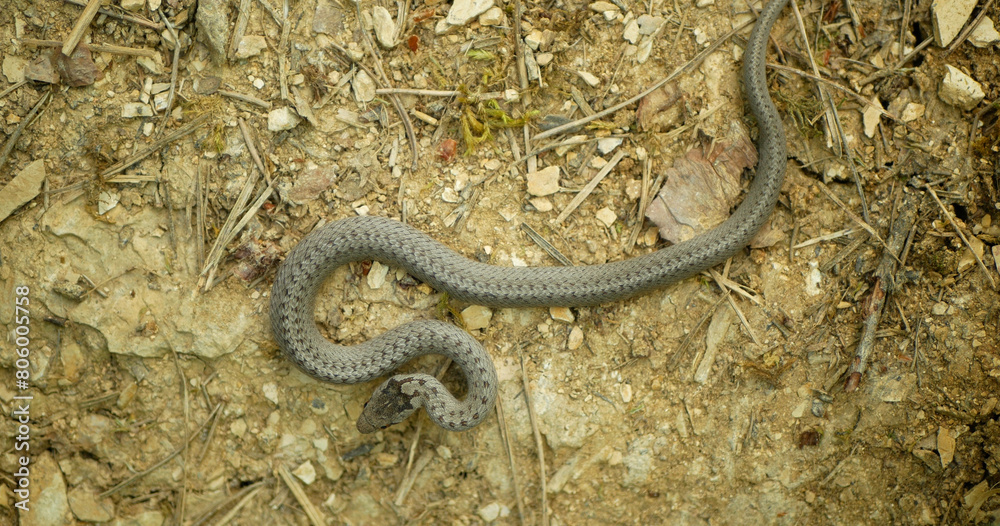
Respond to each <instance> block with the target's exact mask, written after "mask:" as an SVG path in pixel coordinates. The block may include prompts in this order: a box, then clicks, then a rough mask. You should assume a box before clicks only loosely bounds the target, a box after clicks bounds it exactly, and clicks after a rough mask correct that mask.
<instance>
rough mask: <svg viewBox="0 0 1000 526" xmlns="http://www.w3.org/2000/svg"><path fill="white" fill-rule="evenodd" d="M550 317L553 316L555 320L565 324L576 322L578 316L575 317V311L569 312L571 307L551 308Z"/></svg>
mask: <svg viewBox="0 0 1000 526" xmlns="http://www.w3.org/2000/svg"><path fill="white" fill-rule="evenodd" d="M549 316H552V319H553V320H556V321H561V322H564V323H573V322H574V321H576V316H574V315H573V311H571V310H569V307H549Z"/></svg>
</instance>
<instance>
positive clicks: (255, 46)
mask: <svg viewBox="0 0 1000 526" xmlns="http://www.w3.org/2000/svg"><path fill="white" fill-rule="evenodd" d="M265 49H267V40H266V39H265V38H264V37H263V36H262V35H246V36H245V37H243V38H242V39H240V44H239V45H238V46H236V58H237V59H244V58H250V57H252V56H255V55H259V54H260V52H261V51H264V50H265Z"/></svg>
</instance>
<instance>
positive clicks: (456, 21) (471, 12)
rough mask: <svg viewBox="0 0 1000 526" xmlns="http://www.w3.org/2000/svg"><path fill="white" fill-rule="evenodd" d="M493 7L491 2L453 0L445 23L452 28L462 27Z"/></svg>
mask: <svg viewBox="0 0 1000 526" xmlns="http://www.w3.org/2000/svg"><path fill="white" fill-rule="evenodd" d="M491 7H493V0H455V3H453V4H451V9H449V10H448V16H447V18H445V21H446V22H448V23H449V24H451V25H453V26H464V25H465V24H467V23H469V21H470V20H472V19H473V18H476V17H477V16H479V15H481V14H483V13H485V12H486V11H488V10H489V9H490V8H491Z"/></svg>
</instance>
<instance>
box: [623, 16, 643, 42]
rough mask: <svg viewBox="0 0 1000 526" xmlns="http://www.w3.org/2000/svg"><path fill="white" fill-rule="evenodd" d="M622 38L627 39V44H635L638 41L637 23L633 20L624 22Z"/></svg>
mask: <svg viewBox="0 0 1000 526" xmlns="http://www.w3.org/2000/svg"><path fill="white" fill-rule="evenodd" d="M622 38H624V39H625V40H626V41H628V43H629V44H635V43H636V42H638V41H639V23H638V22H636V21H635V20H632V21H630V22H629V23H628V24H625V31H624V32H623V33H622Z"/></svg>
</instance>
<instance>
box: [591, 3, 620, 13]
mask: <svg viewBox="0 0 1000 526" xmlns="http://www.w3.org/2000/svg"><path fill="white" fill-rule="evenodd" d="M590 10H591V11H594V12H596V13H606V12H608V11H611V12H614V13H617V12H618V6H616V5H615V4H612V3H611V2H594V3H592V4H590Z"/></svg>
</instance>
